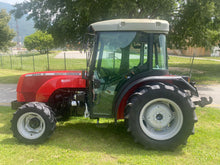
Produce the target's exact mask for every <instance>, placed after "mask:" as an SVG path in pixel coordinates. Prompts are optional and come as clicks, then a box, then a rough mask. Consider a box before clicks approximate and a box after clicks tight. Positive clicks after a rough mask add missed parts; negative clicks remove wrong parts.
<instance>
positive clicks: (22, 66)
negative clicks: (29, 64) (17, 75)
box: [21, 54, 23, 70]
mask: <svg viewBox="0 0 220 165" xmlns="http://www.w3.org/2000/svg"><path fill="white" fill-rule="evenodd" d="M22 69H23V64H22V54H21V70H22Z"/></svg>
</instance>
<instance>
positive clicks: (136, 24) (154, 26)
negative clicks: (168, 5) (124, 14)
mask: <svg viewBox="0 0 220 165" xmlns="http://www.w3.org/2000/svg"><path fill="white" fill-rule="evenodd" d="M90 28H92V29H93V30H94V31H95V32H96V31H145V32H149V33H166V34H167V33H168V32H169V23H168V22H167V21H165V20H157V19H113V20H108V21H101V22H96V23H93V24H91V25H90Z"/></svg>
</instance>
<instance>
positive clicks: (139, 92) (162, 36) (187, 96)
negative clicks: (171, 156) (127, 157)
mask: <svg viewBox="0 0 220 165" xmlns="http://www.w3.org/2000/svg"><path fill="white" fill-rule="evenodd" d="M168 31H169V24H168V22H167V21H163V20H149V19H117V20H109V21H102V22H97V23H94V24H91V25H90V26H89V34H88V35H86V36H87V37H86V40H87V42H86V43H87V44H86V47H87V49H86V50H87V70H86V71H48V72H36V73H28V74H25V75H22V76H21V77H20V79H19V82H18V85H17V101H14V102H12V108H13V109H18V110H17V111H16V112H15V113H14V116H13V119H12V120H11V123H12V131H13V135H14V136H15V137H16V138H17V139H18V140H19V141H21V142H24V143H34V144H36V143H42V142H44V141H45V140H46V139H47V138H48V137H50V135H51V134H52V133H53V131H54V129H55V127H56V121H57V119H60V120H66V119H68V117H70V116H83V115H84V116H85V117H90V118H91V119H99V118H114V119H115V122H117V120H118V119H124V120H125V122H126V123H127V124H126V125H127V129H128V131H130V132H131V134H132V135H133V137H134V138H135V140H136V141H138V142H139V143H141V144H142V145H144V146H145V147H147V148H153V149H161V150H166V149H175V148H176V147H177V146H179V145H181V144H185V143H186V141H187V139H188V137H189V136H190V135H191V134H192V133H193V130H194V123H195V122H196V121H197V117H196V114H195V111H194V110H195V104H197V105H200V106H205V105H206V104H209V103H210V101H208V100H207V99H206V98H202V99H201V100H199V101H197V102H192V101H191V97H192V96H198V92H197V89H196V87H194V84H193V83H191V82H190V80H189V78H188V77H181V76H172V75H170V74H169V71H168V62H167V61H168V60H167V59H168V56H167V49H166V34H167V33H168Z"/></svg>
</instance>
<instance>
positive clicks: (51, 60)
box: [0, 52, 86, 72]
mask: <svg viewBox="0 0 220 165" xmlns="http://www.w3.org/2000/svg"><path fill="white" fill-rule="evenodd" d="M55 56H56V54H43V55H41V54H36V53H32V54H18V55H4V54H1V55H0V67H1V68H2V69H13V70H24V71H34V72H36V71H48V70H81V69H85V66H86V60H85V59H69V58H67V57H66V53H65V52H64V53H63V58H59V59H57V58H55Z"/></svg>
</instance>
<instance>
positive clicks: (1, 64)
mask: <svg viewBox="0 0 220 165" xmlns="http://www.w3.org/2000/svg"><path fill="white" fill-rule="evenodd" d="M2 56H3V55H2V54H1V67H2V68H3V60H2Z"/></svg>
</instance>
